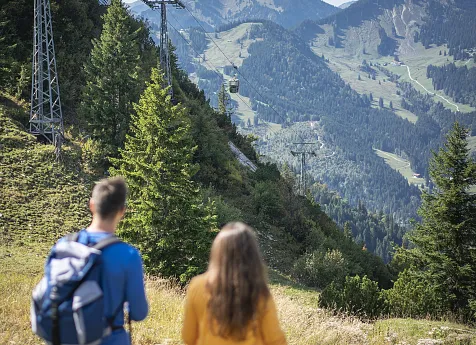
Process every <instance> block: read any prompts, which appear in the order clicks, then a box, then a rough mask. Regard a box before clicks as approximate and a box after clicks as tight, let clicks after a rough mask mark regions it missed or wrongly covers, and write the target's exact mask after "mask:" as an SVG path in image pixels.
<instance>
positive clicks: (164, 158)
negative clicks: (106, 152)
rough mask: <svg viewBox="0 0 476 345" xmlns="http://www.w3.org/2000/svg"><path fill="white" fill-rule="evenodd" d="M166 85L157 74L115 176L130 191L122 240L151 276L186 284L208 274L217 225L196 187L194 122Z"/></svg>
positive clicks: (116, 161)
mask: <svg viewBox="0 0 476 345" xmlns="http://www.w3.org/2000/svg"><path fill="white" fill-rule="evenodd" d="M163 83H164V81H163V77H162V76H161V74H160V72H159V71H158V70H157V69H153V70H152V77H151V81H150V82H149V83H147V88H146V89H145V91H144V93H143V94H142V96H141V98H140V101H139V103H138V104H134V109H135V112H136V114H133V115H132V121H131V129H130V132H129V133H130V134H128V135H127V137H126V141H125V148H124V149H121V150H120V157H119V158H116V159H114V158H113V159H111V162H112V163H113V165H114V167H115V168H113V169H111V170H112V174H113V175H122V176H124V178H125V179H126V180H127V183H128V185H129V191H130V195H129V209H130V211H129V212H128V213H127V215H126V219H125V221H124V222H123V225H122V226H121V229H120V234H121V236H123V237H124V238H125V239H126V240H128V241H130V242H131V243H133V244H134V245H136V246H137V247H138V248H139V249H140V250H141V253H142V255H143V258H144V263H145V266H146V268H147V270H148V271H149V272H150V273H153V274H160V275H162V276H166V277H175V278H179V279H180V281H182V282H186V281H187V280H188V279H189V278H191V277H192V276H194V275H196V274H197V273H200V272H202V271H203V270H204V269H205V266H206V262H207V258H208V251H209V246H210V243H211V240H212V236H213V234H214V232H213V231H214V229H215V228H216V224H215V216H214V214H213V210H212V206H210V205H204V204H203V202H202V200H201V197H200V193H199V189H198V186H197V185H196V183H195V182H193V181H192V176H193V175H194V174H195V173H196V171H197V166H196V165H195V164H193V163H192V157H193V154H194V151H195V149H196V147H195V146H194V143H193V140H192V136H191V133H190V119H189V118H188V117H187V114H186V110H185V109H184V108H183V107H182V106H180V105H178V106H174V105H173V104H172V103H171V100H170V96H169V94H168V91H167V89H164V88H162V85H163Z"/></svg>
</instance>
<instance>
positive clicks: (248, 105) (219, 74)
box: [167, 15, 254, 112]
mask: <svg viewBox="0 0 476 345" xmlns="http://www.w3.org/2000/svg"><path fill="white" fill-rule="evenodd" d="M172 18H174V19H175V21H176V22H177V23H179V22H178V20H177V18H175V17H174V16H173V15H172ZM167 22H168V24H169V25H170V26H171V27H172V28H173V29H174V30H175V32H177V33H178V34H179V36H180V37H181V38H182V39H183V40H184V42H185V43H187V44H188V45H189V46H190V47H191V48H192V50H193V51H194V52H195V54H197V55H198V56H199V57H202V56H201V55H200V53H199V52H197V50H196V49H195V48H194V47H193V45H192V44H191V42H190V41H188V40H187V39H186V38H185V37H184V36H183V35H182V33H181V32H180V31H179V30H177V28H176V27H175V26H174V25H173V24H172V23H171V22H170V21H168V20H167ZM179 24H180V23H179ZM202 59H203V62H205V63H206V64H207V65H208V67H211V70H212V71H213V72H215V74H216V75H218V77H220V79H224V78H223V74H221V73H220V72H219V71H218V69H217V68H216V67H215V66H213V65H212V64H211V62H208V61H207V60H205V54H203V57H202ZM235 95H236V96H237V97H238V98H239V99H240V100H241V101H242V102H243V104H245V105H246V106H247V107H248V108H249V109H250V110H251V111H252V112H254V110H253V108H252V107H251V105H250V104H248V103H247V102H246V101H245V100H244V99H243V98H242V97H241V96H240V94H238V93H236V94H235Z"/></svg>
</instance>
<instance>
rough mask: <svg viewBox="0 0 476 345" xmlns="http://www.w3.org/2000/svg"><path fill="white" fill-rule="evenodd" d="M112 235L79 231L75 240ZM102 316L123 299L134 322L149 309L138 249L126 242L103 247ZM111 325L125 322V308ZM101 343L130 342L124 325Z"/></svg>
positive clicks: (89, 240) (119, 344)
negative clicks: (103, 304) (103, 312)
mask: <svg viewBox="0 0 476 345" xmlns="http://www.w3.org/2000/svg"><path fill="white" fill-rule="evenodd" d="M108 236H111V234H110V233H107V232H88V231H84V230H83V231H81V233H80V235H79V238H78V242H80V243H83V244H90V243H93V244H95V243H97V242H99V241H100V240H102V239H104V238H106V237H108ZM102 260H103V264H102V267H103V272H102V289H103V293H104V303H105V314H106V315H105V316H106V317H108V318H110V317H112V316H113V314H114V312H115V311H117V310H118V308H120V305H123V304H124V303H125V302H128V305H129V315H130V318H131V320H133V321H141V320H143V319H145V318H146V316H147V314H148V312H149V308H148V304H147V299H146V296H145V289H144V273H143V269H142V259H141V257H140V254H139V252H138V251H137V249H135V248H134V247H132V246H131V245H129V244H127V243H115V244H112V245H110V246H108V247H106V248H104V249H103V250H102ZM113 325H114V327H120V326H123V325H124V311H123V308H120V311H119V313H118V314H117V316H116V317H115V319H114V322H113ZM101 345H130V341H129V335H128V333H127V332H126V331H125V329H124V328H120V329H117V330H115V331H113V332H112V334H111V335H110V336H108V337H106V338H104V339H103V341H102V343H101Z"/></svg>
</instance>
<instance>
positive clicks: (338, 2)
mask: <svg viewBox="0 0 476 345" xmlns="http://www.w3.org/2000/svg"><path fill="white" fill-rule="evenodd" d="M123 1H124V2H134V1H137V0H123ZM323 1H325V2H327V3H329V4H332V5H334V6H339V5H341V4H343V3H344V2H348V1H349V0H323Z"/></svg>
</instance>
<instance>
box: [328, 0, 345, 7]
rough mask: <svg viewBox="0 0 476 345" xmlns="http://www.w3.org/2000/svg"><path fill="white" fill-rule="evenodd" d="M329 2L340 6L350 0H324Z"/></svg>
mask: <svg viewBox="0 0 476 345" xmlns="http://www.w3.org/2000/svg"><path fill="white" fill-rule="evenodd" d="M323 1H325V2H327V3H328V4H331V5H334V6H339V5H342V4H343V3H345V2H349V0H323Z"/></svg>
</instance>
